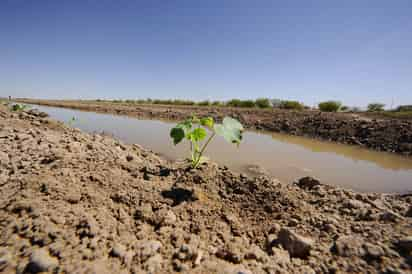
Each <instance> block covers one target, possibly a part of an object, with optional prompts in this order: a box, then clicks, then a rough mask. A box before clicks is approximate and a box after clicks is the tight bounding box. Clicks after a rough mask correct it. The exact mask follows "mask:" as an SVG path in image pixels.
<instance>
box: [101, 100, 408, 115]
mask: <svg viewBox="0 0 412 274" xmlns="http://www.w3.org/2000/svg"><path fill="white" fill-rule="evenodd" d="M97 101H102V100H97ZM111 102H113V103H127V104H156V105H178V106H227V107H240V108H281V109H295V110H302V109H304V108H309V107H307V106H305V105H304V104H302V103H300V102H298V101H289V100H279V99H268V98H258V99H256V100H240V99H231V100H229V101H226V102H223V101H209V100H205V101H200V102H195V101H190V100H180V99H175V100H171V99H168V100H161V99H150V98H149V99H138V100H112V101H111ZM384 107H385V104H381V103H371V104H369V105H368V106H367V111H368V112H381V111H384ZM318 109H319V110H320V111H324V112H338V111H342V112H347V111H352V112H358V111H361V110H360V109H359V108H356V107H354V108H350V107H348V106H344V105H342V103H341V102H339V101H325V102H321V103H319V104H318ZM392 111H395V112H411V111H412V105H403V106H399V107H397V108H396V109H394V110H392Z"/></svg>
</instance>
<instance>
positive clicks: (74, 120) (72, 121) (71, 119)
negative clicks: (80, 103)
mask: <svg viewBox="0 0 412 274" xmlns="http://www.w3.org/2000/svg"><path fill="white" fill-rule="evenodd" d="M76 120H77V119H76V117H74V116H73V117H72V118H70V120H69V121H68V122H67V124H68V125H69V126H72V125H73V123H74V122H76Z"/></svg>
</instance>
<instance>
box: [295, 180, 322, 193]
mask: <svg viewBox="0 0 412 274" xmlns="http://www.w3.org/2000/svg"><path fill="white" fill-rule="evenodd" d="M320 184H321V183H320V182H319V181H318V180H316V179H315V178H312V177H303V178H301V179H299V181H298V182H297V183H296V185H297V186H298V187H300V188H302V189H306V190H311V189H312V188H313V187H314V186H317V185H320Z"/></svg>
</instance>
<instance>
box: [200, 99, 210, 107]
mask: <svg viewBox="0 0 412 274" xmlns="http://www.w3.org/2000/svg"><path fill="white" fill-rule="evenodd" d="M197 105H198V106H210V101H209V100H205V101H200V102H199V103H197Z"/></svg>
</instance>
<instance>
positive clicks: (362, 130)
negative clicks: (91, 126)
mask: <svg viewBox="0 0 412 274" xmlns="http://www.w3.org/2000/svg"><path fill="white" fill-rule="evenodd" d="M18 101H20V102H24V103H33V104H41V105H47V106H56V107H65V108H73V109H79V110H86V111H94V112H101V113H112V114H118V115H127V116H132V117H138V118H150V119H167V120H182V119H184V118H186V117H188V116H191V115H192V114H196V115H198V116H213V117H214V118H215V119H218V120H220V119H222V118H223V117H224V116H231V117H234V118H237V119H239V120H240V121H241V122H242V123H243V124H244V125H245V127H246V128H250V129H258V130H266V131H272V132H282V133H287V134H292V135H299V136H307V137H311V138H317V139H321V140H327V141H333V142H338V143H345V144H352V145H359V146H364V147H367V148H370V149H374V150H379V151H389V152H395V153H399V154H403V155H412V121H410V120H402V119H371V118H368V117H361V116H359V115H355V114H350V113H324V112H319V111H311V110H304V111H293V110H280V109H270V110H261V109H239V108H226V107H196V106H165V105H137V104H126V103H112V102H97V101H63V100H59V101H50V100H34V99H25V100H18Z"/></svg>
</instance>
